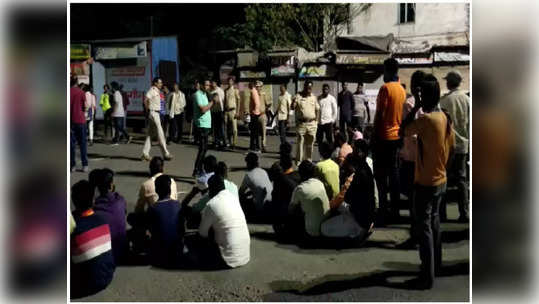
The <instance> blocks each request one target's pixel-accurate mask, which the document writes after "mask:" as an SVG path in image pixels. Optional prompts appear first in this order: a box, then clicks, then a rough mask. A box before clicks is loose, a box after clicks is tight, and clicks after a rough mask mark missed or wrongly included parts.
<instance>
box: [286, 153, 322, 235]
mask: <svg viewBox="0 0 539 304" xmlns="http://www.w3.org/2000/svg"><path fill="white" fill-rule="evenodd" d="M315 169H316V167H315V165H314V164H313V163H312V162H310V161H308V160H305V161H302V162H301V164H300V165H299V174H300V176H301V180H302V182H301V184H299V185H298V186H297V187H296V189H295V190H294V192H293V193H292V199H291V200H290V205H289V206H288V211H289V216H290V220H289V223H288V226H289V227H288V228H287V229H291V230H292V231H290V232H291V234H292V235H293V236H296V237H300V238H301V239H308V238H312V237H318V236H320V225H321V224H322V222H323V221H324V220H325V219H326V218H327V217H328V216H329V200H328V197H327V194H326V189H325V188H324V184H323V183H322V182H321V181H320V180H318V179H317V178H315ZM298 217H299V218H301V220H298ZM290 221H292V222H290Z"/></svg>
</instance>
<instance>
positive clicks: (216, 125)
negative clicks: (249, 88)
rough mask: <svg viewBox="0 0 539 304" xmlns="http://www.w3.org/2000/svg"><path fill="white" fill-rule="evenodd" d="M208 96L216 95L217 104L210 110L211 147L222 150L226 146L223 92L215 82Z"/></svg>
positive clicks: (212, 83)
mask: <svg viewBox="0 0 539 304" xmlns="http://www.w3.org/2000/svg"><path fill="white" fill-rule="evenodd" d="M209 94H210V95H211V96H213V95H214V94H217V97H218V99H217V102H216V103H215V104H214V105H213V107H212V108H211V121H212V129H213V145H214V146H215V147H216V148H224V147H225V146H226V139H225V132H224V127H225V117H224V102H225V92H224V91H223V89H221V88H220V87H219V86H218V85H217V81H215V80H213V81H212V82H211V91H209Z"/></svg>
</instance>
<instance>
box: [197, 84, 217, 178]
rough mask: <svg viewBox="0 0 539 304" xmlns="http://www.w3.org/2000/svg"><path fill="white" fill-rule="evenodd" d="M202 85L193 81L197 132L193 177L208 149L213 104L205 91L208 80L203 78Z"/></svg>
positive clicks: (207, 88) (199, 168) (199, 169)
mask: <svg viewBox="0 0 539 304" xmlns="http://www.w3.org/2000/svg"><path fill="white" fill-rule="evenodd" d="M203 84H204V85H203V86H202V87H201V86H200V82H198V81H197V82H195V88H196V89H197V91H196V92H195V94H194V95H193V111H194V119H193V123H194V125H195V129H196V132H198V138H199V141H198V154H197V159H196V161H195V168H194V170H193V177H195V176H197V175H198V174H199V173H200V172H201V171H202V160H203V159H204V157H205V156H206V152H207V151H208V134H209V133H210V130H211V114H210V109H211V107H212V106H213V100H212V101H210V102H208V97H207V96H206V92H208V91H209V89H210V81H209V80H204V82H203Z"/></svg>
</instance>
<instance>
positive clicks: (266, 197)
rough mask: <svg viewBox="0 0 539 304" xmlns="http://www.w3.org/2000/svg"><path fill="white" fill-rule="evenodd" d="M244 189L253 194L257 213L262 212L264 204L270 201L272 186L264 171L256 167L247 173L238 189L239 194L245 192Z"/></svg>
mask: <svg viewBox="0 0 539 304" xmlns="http://www.w3.org/2000/svg"><path fill="white" fill-rule="evenodd" d="M245 188H249V189H250V190H251V191H252V192H253V195H254V204H255V208H256V210H257V211H262V209H263V207H264V203H265V202H268V201H271V192H272V191H273V185H272V184H271V181H270V179H269V176H268V174H267V173H266V170H264V169H262V168H259V167H257V168H254V169H252V170H250V171H249V172H247V174H246V175H245V178H244V179H243V183H242V186H241V187H240V192H242V190H245Z"/></svg>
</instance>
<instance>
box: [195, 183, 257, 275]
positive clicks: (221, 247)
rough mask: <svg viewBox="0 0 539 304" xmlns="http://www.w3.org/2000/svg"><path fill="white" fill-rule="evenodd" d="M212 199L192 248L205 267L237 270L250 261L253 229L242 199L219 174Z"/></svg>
mask: <svg viewBox="0 0 539 304" xmlns="http://www.w3.org/2000/svg"><path fill="white" fill-rule="evenodd" d="M208 186H209V196H210V200H209V201H208V204H207V205H206V207H205V208H204V210H203V211H202V220H201V222H200V226H199V228H198V236H199V237H196V238H191V239H189V240H192V243H191V244H189V245H188V248H189V251H190V257H191V258H194V259H197V260H198V262H199V263H198V264H199V265H200V266H201V267H203V268H210V269H215V268H217V269H221V268H236V267H239V266H242V265H245V264H247V263H248V262H249V260H250V256H251V254H250V245H251V240H250V236H249V229H248V227H247V221H246V220H245V215H244V213H243V210H242V209H241V205H240V202H239V200H238V198H237V197H236V196H235V195H234V194H232V193H231V192H230V191H228V190H226V189H225V184H224V179H223V178H222V177H221V176H220V175H218V174H216V175H214V176H212V177H211V178H210V180H209V181H208Z"/></svg>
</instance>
